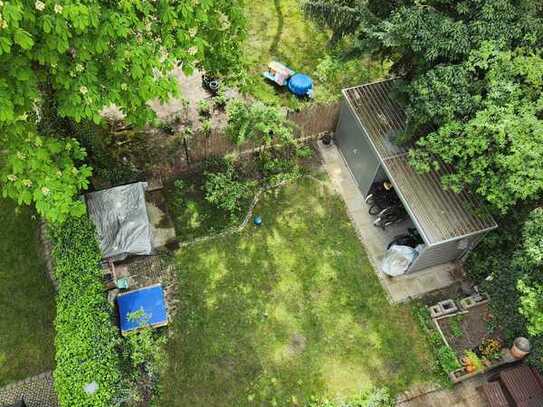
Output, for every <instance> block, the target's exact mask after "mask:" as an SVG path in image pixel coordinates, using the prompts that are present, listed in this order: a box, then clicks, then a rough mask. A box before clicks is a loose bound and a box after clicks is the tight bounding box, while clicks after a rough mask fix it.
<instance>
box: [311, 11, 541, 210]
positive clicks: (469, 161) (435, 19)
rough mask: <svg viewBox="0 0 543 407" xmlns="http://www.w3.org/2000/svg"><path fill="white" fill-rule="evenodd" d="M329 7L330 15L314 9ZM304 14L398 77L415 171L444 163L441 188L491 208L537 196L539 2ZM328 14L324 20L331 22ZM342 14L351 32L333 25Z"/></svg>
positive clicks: (539, 89)
mask: <svg viewBox="0 0 543 407" xmlns="http://www.w3.org/2000/svg"><path fill="white" fill-rule="evenodd" d="M319 4H328V6H327V7H328V8H326V7H319ZM333 4H334V2H333V1H330V0H319V1H317V0H307V1H306V3H305V5H304V8H305V9H306V11H307V12H308V14H309V15H310V16H313V17H314V19H315V20H316V21H317V22H319V23H321V24H324V25H325V26H326V27H327V28H329V29H332V30H333V31H334V30H335V32H339V33H341V34H342V35H343V33H346V32H353V33H354V34H352V35H354V36H355V37H356V39H357V42H358V45H359V47H360V49H361V50H364V51H366V52H370V53H372V54H374V55H375V56H380V57H382V58H387V59H389V60H391V61H392V62H393V67H392V70H393V73H395V74H396V75H399V76H401V77H402V78H403V79H404V86H403V88H402V93H403V96H404V98H405V104H406V109H407V116H408V124H409V126H408V131H407V132H406V137H407V138H410V139H411V141H416V142H417V144H416V148H415V149H414V151H413V153H412V164H413V165H415V166H416V167H417V168H418V169H419V170H420V171H426V170H428V169H430V168H431V167H432V166H439V165H441V164H442V163H443V162H445V163H447V164H453V168H454V173H453V175H452V176H447V177H445V178H444V179H443V183H444V184H445V185H446V186H447V187H450V188H452V189H454V190H460V189H462V188H465V187H468V186H469V187H471V188H472V189H474V190H475V191H476V192H478V193H479V195H480V196H482V197H483V198H484V199H486V200H487V201H488V202H489V203H490V204H491V205H492V206H493V207H494V208H495V209H496V210H498V211H501V212H505V211H507V210H508V208H510V207H511V206H512V205H514V204H515V203H516V202H518V201H520V200H525V199H531V198H535V197H537V196H540V195H541V193H542V192H543V174H542V171H541V169H540V166H539V165H538V163H540V162H541V161H542V160H543V149H542V148H541V147H540V146H541V142H542V141H543V124H542V114H541V112H542V110H543V101H542V86H541V85H542V78H543V63H542V59H541V53H540V49H541V46H542V44H543V18H542V7H543V6H542V3H541V2H534V1H531V0H463V1H453V0H427V1H420V0H418V1H414V0H413V1H409V0H405V1H401V0H385V1H376V0H361V1H351V2H348V7H346V6H345V7H342V8H335V9H334V8H333V7H332V5H333ZM326 13H331V14H330V15H328V14H326ZM340 14H348V15H350V16H351V17H350V18H349V20H348V21H351V22H353V24H354V25H355V26H352V25H351V26H350V27H349V29H348V30H345V28H343V27H341V26H338V25H337V24H336V23H335V21H336V17H334V16H335V15H340Z"/></svg>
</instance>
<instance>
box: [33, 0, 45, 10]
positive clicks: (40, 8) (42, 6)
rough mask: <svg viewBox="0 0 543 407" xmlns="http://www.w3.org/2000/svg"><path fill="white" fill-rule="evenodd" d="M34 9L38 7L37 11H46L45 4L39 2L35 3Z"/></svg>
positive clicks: (38, 0)
mask: <svg viewBox="0 0 543 407" xmlns="http://www.w3.org/2000/svg"><path fill="white" fill-rule="evenodd" d="M34 7H36V10H39V11H43V10H44V9H45V3H44V2H43V1H40V0H37V1H36V2H35V3H34Z"/></svg>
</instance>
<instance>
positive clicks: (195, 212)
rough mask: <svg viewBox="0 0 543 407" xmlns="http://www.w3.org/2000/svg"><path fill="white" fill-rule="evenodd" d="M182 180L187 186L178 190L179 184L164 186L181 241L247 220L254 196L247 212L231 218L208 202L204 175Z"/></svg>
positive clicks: (247, 205) (173, 182) (245, 204)
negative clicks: (246, 216)
mask: <svg viewBox="0 0 543 407" xmlns="http://www.w3.org/2000/svg"><path fill="white" fill-rule="evenodd" d="M178 180H181V181H182V183H183V187H182V188H180V187H178V185H179V184H177V185H176V182H175V180H171V181H170V182H168V183H167V184H166V185H165V186H164V197H165V198H166V202H167V209H168V213H169V215H170V217H171V219H172V221H173V223H174V227H175V233H176V235H177V236H178V237H179V239H181V240H183V241H186V240H192V239H195V238H198V237H202V236H207V235H210V234H213V233H218V232H221V231H223V230H225V229H227V228H229V227H231V226H235V225H239V224H240V223H241V222H242V221H243V217H244V215H245V210H246V209H248V208H249V205H250V203H251V199H252V197H251V198H248V199H247V200H246V202H244V204H243V205H242V206H243V208H245V210H244V211H242V212H240V213H239V214H236V215H235V216H231V215H230V214H229V213H228V212H227V211H225V210H223V209H220V208H217V207H216V206H214V205H212V204H211V203H209V202H208V201H207V200H206V199H205V192H204V190H203V187H204V184H205V175H204V174H203V173H197V174H190V175H187V176H185V177H183V178H178Z"/></svg>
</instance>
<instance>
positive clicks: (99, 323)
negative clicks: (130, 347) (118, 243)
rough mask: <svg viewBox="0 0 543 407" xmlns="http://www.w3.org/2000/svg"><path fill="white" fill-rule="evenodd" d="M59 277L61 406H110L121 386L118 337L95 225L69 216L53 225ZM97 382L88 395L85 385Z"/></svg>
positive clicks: (57, 375) (57, 385) (57, 356)
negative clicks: (60, 223)
mask: <svg viewBox="0 0 543 407" xmlns="http://www.w3.org/2000/svg"><path fill="white" fill-rule="evenodd" d="M51 236H52V240H53V257H54V261H55V278H56V279H57V281H58V283H59V289H58V293H57V316H56V319H55V330H56V336H55V350H56V354H55V359H56V367H55V371H54V378H55V390H56V392H57V394H58V397H59V401H60V404H61V405H62V406H78V407H79V406H81V407H83V406H92V407H111V406H114V405H115V403H116V402H117V398H118V395H119V391H120V386H121V373H120V358H119V354H118V352H117V346H118V345H119V337H118V334H117V331H116V329H115V328H114V327H113V324H112V315H111V313H112V309H111V306H110V305H109V303H108V301H107V299H106V294H105V292H104V286H103V283H102V277H103V276H102V269H101V267H100V260H101V254H100V250H99V247H98V243H97V241H96V237H95V229H94V225H93V224H92V223H91V221H90V220H89V219H87V218H86V217H82V218H69V219H68V220H67V221H66V222H65V223H64V224H62V225H56V226H54V227H52V229H51ZM92 382H96V383H97V384H98V390H97V391H96V393H95V394H92V395H89V394H86V393H85V391H84V386H85V385H87V384H89V383H92Z"/></svg>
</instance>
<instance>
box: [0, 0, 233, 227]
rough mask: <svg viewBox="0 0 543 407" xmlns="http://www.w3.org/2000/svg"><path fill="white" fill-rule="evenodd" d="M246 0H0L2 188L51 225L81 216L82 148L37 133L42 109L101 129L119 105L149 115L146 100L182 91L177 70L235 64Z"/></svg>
mask: <svg viewBox="0 0 543 407" xmlns="http://www.w3.org/2000/svg"><path fill="white" fill-rule="evenodd" d="M241 2H242V0H235V1H230V0H228V1H227V0H182V1H179V0H148V1H145V0H118V1H106V0H82V1H76V0H56V1H51V0H36V1H28V0H25V1H23V0H4V1H0V137H1V138H2V145H3V149H2V159H3V162H2V168H1V172H0V182H1V184H2V192H3V194H4V195H5V196H9V197H12V198H15V199H17V200H18V201H19V203H25V204H30V203H32V202H34V203H35V204H36V208H37V210H38V212H39V213H40V214H41V215H43V216H45V217H46V218H48V219H49V220H51V221H62V220H63V219H65V218H66V217H67V216H68V215H78V214H81V213H82V212H83V211H84V208H83V205H82V203H81V202H79V201H77V200H74V199H73V198H74V196H75V195H76V194H77V193H78V192H79V191H80V190H81V189H85V188H86V187H87V185H88V179H89V176H90V173H91V169H90V168H89V167H88V166H86V165H84V164H82V162H83V161H82V160H83V159H84V158H85V151H84V150H83V149H82V148H81V147H80V146H79V144H78V143H77V141H75V140H73V139H71V138H69V137H66V136H65V135H61V134H59V135H58V136H55V135H52V134H47V135H45V136H44V135H43V134H42V135H40V134H38V131H37V128H38V125H39V123H40V120H42V117H41V112H42V109H41V108H40V106H41V105H43V103H50V104H54V106H55V112H56V113H55V114H58V115H59V116H60V117H66V118H69V119H71V120H74V121H75V122H79V121H85V120H87V121H90V120H92V121H94V122H96V123H99V122H101V120H102V118H101V116H100V111H101V110H102V109H103V108H104V107H105V106H108V105H111V104H115V105H117V106H118V107H119V108H120V109H121V110H122V111H123V113H124V114H125V116H126V120H127V121H129V122H131V123H134V124H137V125H141V124H143V123H145V122H147V121H149V120H151V119H152V118H153V113H152V111H151V110H150V109H149V108H148V106H147V104H146V102H147V101H149V100H150V99H153V98H159V99H161V100H166V99H168V98H169V97H171V96H172V95H176V94H177V92H178V90H177V89H178V87H177V84H176V81H175V78H174V77H173V76H172V75H171V74H170V72H171V71H172V68H173V67H174V66H175V65H177V64H178V65H181V67H182V69H183V70H184V71H186V72H190V71H191V70H192V69H193V68H194V67H195V66H201V67H203V68H204V69H208V70H211V71H213V72H217V73H220V72H224V71H225V70H228V69H229V68H231V67H232V66H236V65H237V64H238V60H239V57H240V47H239V41H241V39H242V37H243V34H244V24H243V13H242V5H241Z"/></svg>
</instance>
